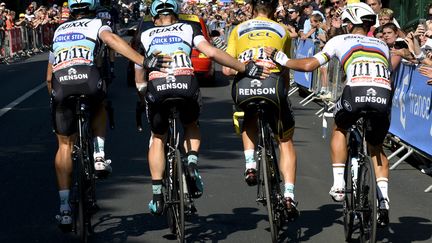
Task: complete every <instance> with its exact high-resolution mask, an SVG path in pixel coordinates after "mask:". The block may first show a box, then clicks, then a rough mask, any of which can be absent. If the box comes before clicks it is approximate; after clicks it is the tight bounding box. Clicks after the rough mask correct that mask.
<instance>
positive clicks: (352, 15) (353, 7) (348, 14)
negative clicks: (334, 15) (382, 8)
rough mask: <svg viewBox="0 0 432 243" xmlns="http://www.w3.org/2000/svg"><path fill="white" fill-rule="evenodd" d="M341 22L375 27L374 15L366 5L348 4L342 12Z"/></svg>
mask: <svg viewBox="0 0 432 243" xmlns="http://www.w3.org/2000/svg"><path fill="white" fill-rule="evenodd" d="M341 18H342V21H344V22H346V21H349V22H351V23H352V24H364V23H368V24H371V25H375V23H376V14H375V13H374V11H373V10H372V8H371V7H370V6H369V5H367V4H366V3H362V2H360V3H351V4H348V5H347V6H346V7H345V9H344V10H343V12H342V16H341Z"/></svg>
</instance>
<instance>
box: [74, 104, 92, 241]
mask: <svg viewBox="0 0 432 243" xmlns="http://www.w3.org/2000/svg"><path fill="white" fill-rule="evenodd" d="M76 99H77V101H76V104H77V105H76V114H77V126H78V134H77V138H76V142H75V145H74V148H73V152H72V159H73V163H74V170H73V171H74V172H73V173H74V178H73V179H74V184H73V190H72V191H73V196H72V205H73V206H74V207H73V213H74V217H73V220H74V223H73V231H74V232H76V233H77V234H78V235H79V236H80V239H81V241H82V242H87V240H88V235H89V234H91V233H92V228H91V214H92V213H93V212H92V211H91V210H92V209H96V206H95V204H96V195H95V176H94V166H93V156H92V153H93V149H92V141H91V138H92V136H91V130H90V124H89V123H90V115H89V111H88V105H87V102H86V98H85V96H79V97H76Z"/></svg>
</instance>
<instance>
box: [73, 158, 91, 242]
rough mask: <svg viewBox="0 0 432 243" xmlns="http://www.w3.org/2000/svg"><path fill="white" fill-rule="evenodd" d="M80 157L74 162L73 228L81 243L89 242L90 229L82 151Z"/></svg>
mask: <svg viewBox="0 0 432 243" xmlns="http://www.w3.org/2000/svg"><path fill="white" fill-rule="evenodd" d="M77 153H78V155H77V157H76V159H75V161H74V164H75V166H74V188H73V203H72V207H73V208H72V210H73V226H74V232H75V233H76V234H77V235H78V237H79V239H80V242H87V241H88V228H87V219H86V209H87V205H86V204H87V200H86V178H85V171H84V168H85V167H84V163H85V162H84V160H85V156H84V154H83V152H82V150H79V151H77Z"/></svg>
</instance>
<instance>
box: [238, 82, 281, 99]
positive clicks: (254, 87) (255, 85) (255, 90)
mask: <svg viewBox="0 0 432 243" xmlns="http://www.w3.org/2000/svg"><path fill="white" fill-rule="evenodd" d="M261 86H262V82H261V81H260V80H258V79H253V80H252V81H251V82H250V89H247V88H239V95H269V94H276V88H261Z"/></svg>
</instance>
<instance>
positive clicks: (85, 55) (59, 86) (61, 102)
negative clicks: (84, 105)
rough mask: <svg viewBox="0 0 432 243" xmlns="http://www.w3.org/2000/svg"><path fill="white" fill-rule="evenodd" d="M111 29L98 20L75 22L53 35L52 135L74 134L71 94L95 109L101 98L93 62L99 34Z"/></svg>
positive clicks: (102, 88)
mask: <svg viewBox="0 0 432 243" xmlns="http://www.w3.org/2000/svg"><path fill="white" fill-rule="evenodd" d="M105 30H106V31H111V28H110V27H109V26H108V25H107V24H106V22H105V21H103V20H101V19H89V18H84V19H79V20H74V21H69V22H65V23H63V24H61V25H60V26H59V27H58V28H57V30H56V31H55V33H54V38H53V46H52V50H51V52H50V57H49V62H50V63H51V64H52V65H53V78H52V96H53V103H52V105H53V107H52V117H53V121H54V128H55V131H56V133H58V134H61V135H67V136H68V135H71V134H73V133H74V132H76V125H75V124H76V123H75V119H76V114H75V111H76V107H75V102H74V101H73V100H70V99H68V97H69V96H71V95H87V96H88V97H89V98H90V101H91V102H92V105H91V109H92V110H93V109H96V107H97V106H98V105H100V104H101V101H102V100H103V98H104V95H105V85H104V83H103V81H102V80H101V79H100V75H99V70H98V69H97V67H96V65H95V63H94V61H95V56H97V53H98V51H99V47H100V43H101V41H100V39H99V34H100V33H101V32H102V31H105Z"/></svg>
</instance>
